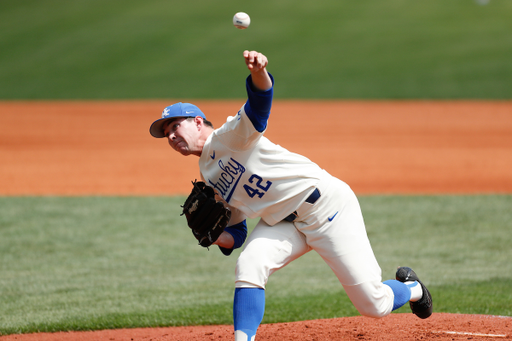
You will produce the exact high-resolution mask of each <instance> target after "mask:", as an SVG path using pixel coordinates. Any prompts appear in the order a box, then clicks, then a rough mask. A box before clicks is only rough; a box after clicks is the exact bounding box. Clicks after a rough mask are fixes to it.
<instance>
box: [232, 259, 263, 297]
mask: <svg viewBox="0 0 512 341" xmlns="http://www.w3.org/2000/svg"><path fill="white" fill-rule="evenodd" d="M235 274H236V281H235V282H236V283H237V287H238V286H239V283H240V284H241V285H240V287H245V285H246V283H250V284H251V285H253V286H254V287H258V288H262V289H265V285H266V284H267V281H268V277H269V276H270V271H269V268H268V266H266V265H265V263H264V262H261V261H260V260H258V257H251V256H250V255H248V254H245V255H244V253H243V252H242V253H241V254H240V257H239V258H238V260H237V262H236V269H235Z"/></svg>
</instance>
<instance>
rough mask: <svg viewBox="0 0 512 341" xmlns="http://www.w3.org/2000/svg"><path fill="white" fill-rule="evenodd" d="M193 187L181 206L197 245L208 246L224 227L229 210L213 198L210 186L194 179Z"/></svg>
mask: <svg viewBox="0 0 512 341" xmlns="http://www.w3.org/2000/svg"><path fill="white" fill-rule="evenodd" d="M192 185H194V188H192V192H191V193H190V195H189V196H188V198H187V200H186V201H185V203H184V204H183V206H181V207H182V208H183V213H182V214H181V215H185V217H186V218H187V223H188V226H189V227H190V229H191V230H192V233H193V234H194V237H196V239H197V240H198V241H199V245H201V246H203V247H209V246H210V245H212V244H213V243H214V242H215V241H216V240H217V239H218V238H219V236H220V234H221V233H222V231H224V229H225V228H226V226H227V224H228V222H229V218H230V217H231V211H230V210H229V208H227V207H225V206H224V204H223V203H222V202H221V201H217V200H215V192H214V190H213V188H212V187H210V186H208V185H206V184H205V183H204V182H202V181H197V180H196V181H194V182H193V183H192Z"/></svg>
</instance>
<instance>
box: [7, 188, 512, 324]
mask: <svg viewBox="0 0 512 341" xmlns="http://www.w3.org/2000/svg"><path fill="white" fill-rule="evenodd" d="M183 201H184V198H183V197H144V198H138V197H83V198H81V197H78V198H75V197H0V235H1V238H0V274H1V275H0V297H1V298H2V304H1V305H0V334H11V333H27V332H36V331H59V330H94V329H110V328H121V327H150V326H176V325H198V324H230V323H231V319H232V317H231V306H232V298H233V292H234V288H233V285H234V283H233V281H234V266H235V263H236V258H237V255H238V253H239V251H238V250H237V251H235V252H234V254H233V255H232V256H231V257H225V256H223V255H222V254H221V253H220V252H219V251H218V250H217V249H216V248H211V249H210V250H209V251H208V250H205V249H203V248H201V247H200V246H198V245H196V242H195V239H194V238H193V236H192V234H191V233H190V230H189V229H188V227H186V225H185V219H184V217H180V216H179V213H180V208H179V206H180V204H182V202H183ZM360 201H361V206H362V209H363V213H364V215H365V219H366V225H367V229H368V234H369V236H370V239H371V241H372V244H373V248H374V251H375V254H376V256H377V259H378V260H379V263H380V265H381V267H382V269H383V277H384V279H388V278H392V277H393V274H394V269H395V268H396V267H397V266H399V265H408V266H411V267H413V268H414V269H415V270H416V271H417V272H418V273H419V274H420V276H421V278H422V279H423V280H424V282H425V283H426V284H427V285H428V286H429V289H430V290H431V292H432V294H433V295H434V301H435V311H436V312H450V313H470V314H493V315H507V316H512V305H511V304H510V302H511V301H512V293H511V292H510V287H512V264H511V262H510V259H511V257H512V250H511V248H510V245H511V244H512V243H511V242H512V236H511V234H510V231H511V227H512V226H511V224H512V223H511V222H512V210H511V209H510V208H511V207H512V196H510V195H483V196H363V197H361V198H360ZM253 225H254V221H250V226H251V228H252V226H253ZM408 311H409V309H408V308H407V307H404V308H401V309H400V310H398V312H408ZM352 315H357V311H356V310H355V309H354V307H353V306H352V304H351V303H350V301H349V300H348V298H347V296H346V295H345V293H344V292H343V290H342V287H341V285H340V284H339V283H338V281H337V279H336V278H335V276H334V274H333V273H332V272H331V270H330V269H329V268H328V267H327V266H326V265H325V264H324V263H323V261H322V260H321V259H320V257H319V256H318V255H317V254H316V253H314V252H311V253H309V254H307V255H305V256H304V257H302V258H300V259H298V260H296V261H295V262H293V263H292V264H290V265H289V266H288V267H286V268H284V269H282V270H280V271H278V272H277V273H276V274H274V275H273V276H272V278H271V280H270V282H269V285H268V287H267V306H266V312H265V318H264V321H263V323H270V322H282V321H297V320H307V319H318V318H330V317H339V316H352Z"/></svg>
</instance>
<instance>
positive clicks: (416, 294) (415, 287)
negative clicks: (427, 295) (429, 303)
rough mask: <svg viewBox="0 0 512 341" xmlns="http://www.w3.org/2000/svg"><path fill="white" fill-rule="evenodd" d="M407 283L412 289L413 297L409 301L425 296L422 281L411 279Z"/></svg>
mask: <svg viewBox="0 0 512 341" xmlns="http://www.w3.org/2000/svg"><path fill="white" fill-rule="evenodd" d="M405 285H407V286H408V287H409V289H410V290H411V299H410V300H409V301H411V302H416V301H418V300H419V299H420V298H422V297H423V289H422V288H421V284H420V283H418V282H417V281H410V282H405Z"/></svg>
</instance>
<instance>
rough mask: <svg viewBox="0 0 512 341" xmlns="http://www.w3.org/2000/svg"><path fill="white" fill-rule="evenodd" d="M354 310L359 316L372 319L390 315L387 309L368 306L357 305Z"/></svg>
mask: <svg viewBox="0 0 512 341" xmlns="http://www.w3.org/2000/svg"><path fill="white" fill-rule="evenodd" d="M356 309H357V311H358V312H359V313H360V314H361V315H363V316H367V317H373V318H382V317H384V316H387V315H389V313H390V311H389V310H387V309H379V307H377V306H375V305H370V304H368V305H358V306H356Z"/></svg>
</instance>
